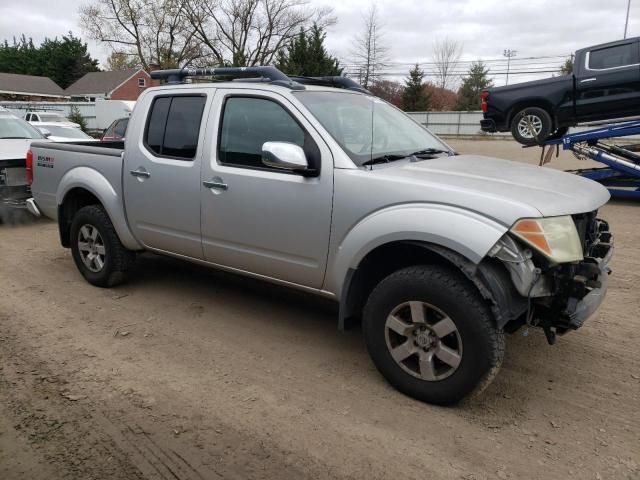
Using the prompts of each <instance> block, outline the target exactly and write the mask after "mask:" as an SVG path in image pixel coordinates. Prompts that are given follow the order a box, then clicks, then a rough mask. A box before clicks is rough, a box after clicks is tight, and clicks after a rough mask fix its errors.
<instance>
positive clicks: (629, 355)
mask: <svg viewBox="0 0 640 480" xmlns="http://www.w3.org/2000/svg"><path fill="white" fill-rule="evenodd" d="M451 143H452V144H455V146H456V148H458V149H459V150H460V151H461V152H469V153H471V152H481V153H483V154H494V155H496V156H502V157H506V158H519V159H523V160H526V161H531V162H535V161H536V160H537V156H538V152H537V151H535V150H534V149H529V150H526V151H522V150H520V149H519V148H518V147H517V145H515V144H514V143H512V142H504V141H501V142H493V141H492V142H487V141H485V142H469V141H466V142H451ZM560 160H561V161H559V162H558V161H556V162H555V165H554V166H556V167H560V168H562V167H565V168H574V167H575V165H573V164H572V165H570V163H572V162H571V161H569V160H567V159H566V158H561V159H560ZM601 213H602V215H603V216H604V217H606V218H607V219H609V220H610V222H611V224H612V227H613V230H614V232H615V233H616V235H617V237H616V241H617V247H618V249H617V253H616V257H615V260H614V263H613V270H614V275H613V276H612V280H611V290H610V293H609V296H608V298H607V301H606V303H605V305H604V307H603V308H602V309H601V311H600V313H599V315H598V317H597V318H594V319H593V320H592V321H591V322H589V323H588V324H587V325H586V326H585V327H584V328H583V329H581V330H580V331H578V332H575V333H572V334H571V335H568V336H566V337H563V338H561V339H560V340H559V341H558V344H557V345H556V346H555V347H550V346H548V345H547V344H546V341H545V339H544V336H543V335H542V333H541V332H538V331H531V332H529V335H528V336H523V335H522V334H518V335H516V336H512V337H510V338H509V339H508V343H507V354H506V359H505V362H504V366H503V368H502V372H501V374H500V375H499V376H498V378H497V379H496V381H495V382H494V383H493V384H492V385H491V386H490V387H489V389H488V390H487V391H486V392H485V393H484V394H483V396H482V397H480V398H479V399H477V400H474V401H472V402H468V403H467V404H465V405H461V406H458V407H456V408H438V407H433V406H429V405H425V404H422V403H419V402H416V401H413V400H411V399H409V398H407V397H404V396H403V395H401V394H399V393H397V392H396V391H395V390H393V389H392V388H391V387H389V386H388V385H387V384H386V383H385V382H384V381H383V379H382V378H381V377H380V375H379V374H378V373H377V372H376V371H375V369H374V367H373V365H372V363H371V361H370V360H369V358H368V356H367V353H366V351H365V348H364V345H363V342H362V339H361V334H360V332H359V331H357V330H356V331H350V332H347V333H339V332H338V331H337V330H336V312H335V309H334V307H333V305H331V304H327V303H325V302H324V301H320V300H317V299H315V298H312V297H308V296H306V295H303V294H299V293H295V292H289V291H286V290H283V289H280V288H276V287H271V286H266V285H264V284H261V283H258V282H254V281H248V280H246V279H241V278H238V277H234V276H231V275H227V274H222V273H219V272H214V271H210V270H206V269H204V268H200V267H197V266H193V265H188V264H183V263H179V262H177V261H174V260H171V259H167V258H161V257H156V256H151V255H148V256H146V255H145V256H142V257H141V258H140V259H139V262H138V265H137V269H136V274H135V275H134V276H133V278H132V280H131V282H130V283H128V284H127V285H126V286H123V287H120V288H117V289H113V290H101V289H97V288H94V287H91V286H90V285H88V284H87V283H86V282H85V281H84V280H82V279H81V277H80V275H79V273H78V272H77V271H76V269H75V267H74V265H73V263H72V260H71V256H70V253H69V251H68V250H65V249H63V248H62V247H60V245H59V242H58V237H57V231H56V227H55V225H54V224H53V223H51V222H46V221H41V222H37V223H32V224H27V225H21V226H18V227H8V226H0V246H1V249H0V291H1V292H2V294H1V295H0V479H6V480H13V479H29V480H32V479H52V480H54V479H62V478H64V479H82V480H87V479H136V478H145V479H173V480H175V479H207V480H208V479H215V478H238V479H248V478H251V479H254V478H278V479H288V478H291V479H300V478H327V479H328V478H367V479H378V478H416V479H467V480H470V479H476V480H477V479H494V478H499V479H506V478H512V479H524V478H527V479H528V478H533V479H555V478H558V479H564V478H576V479H625V478H631V479H640V349H639V348H638V345H639V344H640V333H639V332H640V318H639V316H638V312H639V311H640V295H639V294H638V285H639V284H640V273H639V271H640V248H638V244H637V242H638V238H639V233H640V222H639V221H638V220H639V219H640V205H638V204H632V203H622V202H611V203H610V204H609V205H607V206H606V207H605V208H604V209H603V210H602V212H601Z"/></svg>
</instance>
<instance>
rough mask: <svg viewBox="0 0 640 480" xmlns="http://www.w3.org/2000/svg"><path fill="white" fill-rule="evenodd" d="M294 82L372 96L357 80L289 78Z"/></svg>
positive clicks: (342, 78) (334, 77)
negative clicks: (342, 89)
mask: <svg viewBox="0 0 640 480" xmlns="http://www.w3.org/2000/svg"><path fill="white" fill-rule="evenodd" d="M289 78H290V79H291V80H293V81H294V82H298V83H301V84H303V85H321V86H323V87H333V88H344V89H345V90H353V91H355V92H360V93H366V94H367V95H371V92H370V91H369V90H367V89H366V88H364V87H363V86H362V85H360V84H359V83H358V82H356V81H355V80H353V79H351V78H349V77H337V76H332V77H301V76H289Z"/></svg>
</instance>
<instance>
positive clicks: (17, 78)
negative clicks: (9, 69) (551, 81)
mask: <svg viewBox="0 0 640 480" xmlns="http://www.w3.org/2000/svg"><path fill="white" fill-rule="evenodd" d="M0 100H4V101H7V100H16V101H27V102H44V101H47V102H51V101H53V102H56V101H64V100H69V97H68V95H67V94H66V93H65V91H64V90H63V89H62V88H60V87H59V86H58V85H57V84H56V83H55V82H54V81H53V80H51V79H50V78H48V77H36V76H34V75H18V74H16V73H0Z"/></svg>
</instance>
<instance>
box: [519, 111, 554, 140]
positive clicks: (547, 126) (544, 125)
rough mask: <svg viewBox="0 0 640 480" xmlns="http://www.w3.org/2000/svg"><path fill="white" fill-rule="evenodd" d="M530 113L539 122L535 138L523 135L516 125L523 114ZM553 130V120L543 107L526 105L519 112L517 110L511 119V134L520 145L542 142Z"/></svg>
mask: <svg viewBox="0 0 640 480" xmlns="http://www.w3.org/2000/svg"><path fill="white" fill-rule="evenodd" d="M527 115H531V116H533V117H537V118H538V119H539V120H540V122H541V129H540V132H539V133H538V135H537V141H536V138H533V137H529V138H527V137H525V136H523V135H522V133H521V132H520V130H519V128H518V125H519V123H520V120H521V119H522V117H523V116H527ZM552 130H553V120H552V119H551V115H549V112H547V111H546V110H545V109H543V108H540V107H527V108H523V109H522V110H520V111H519V112H517V113H516V114H515V115H514V116H513V118H512V119H511V134H512V135H513V138H515V139H516V141H517V142H518V143H520V144H522V145H537V144H538V143H541V142H543V141H544V140H545V139H546V138H547V137H548V136H549V135H551V131H552Z"/></svg>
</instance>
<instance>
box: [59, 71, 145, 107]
mask: <svg viewBox="0 0 640 480" xmlns="http://www.w3.org/2000/svg"><path fill="white" fill-rule="evenodd" d="M156 84H157V83H156V82H155V80H151V77H150V76H149V74H148V73H147V72H146V71H144V70H143V69H141V68H140V69H138V68H130V69H127V70H116V71H113V72H91V73H87V74H86V75H85V76H84V77H82V78H80V79H79V80H78V81H77V82H75V83H74V84H73V85H70V86H69V87H68V88H67V89H66V90H65V95H67V96H69V97H71V100H73V101H95V100H96V98H102V99H105V100H137V99H138V96H139V95H140V94H141V93H142V92H143V91H144V90H145V89H147V88H149V87H150V86H152V85H156Z"/></svg>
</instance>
